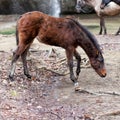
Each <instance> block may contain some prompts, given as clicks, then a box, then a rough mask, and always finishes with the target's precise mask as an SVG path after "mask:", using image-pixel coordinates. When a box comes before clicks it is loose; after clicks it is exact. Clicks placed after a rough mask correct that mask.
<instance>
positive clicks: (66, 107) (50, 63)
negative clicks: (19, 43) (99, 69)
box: [0, 23, 120, 120]
mask: <svg viewBox="0 0 120 120" xmlns="http://www.w3.org/2000/svg"><path fill="white" fill-rule="evenodd" d="M13 24H14V23H13ZM95 36H96V38H97V40H98V42H99V44H100V45H101V47H102V49H103V56H104V59H105V64H106V69H107V76H106V77H105V78H101V77H100V76H98V75H97V74H96V73H95V71H94V70H93V69H92V68H91V66H90V64H89V60H88V58H87V56H86V54H85V53H84V51H83V50H82V49H81V48H78V51H79V53H80V54H81V56H82V63H81V67H82V68H81V74H80V76H79V79H78V81H79V84H80V87H81V89H82V90H84V92H80V91H78V92H75V91H74V86H73V83H72V82H71V80H70V78H69V71H68V67H67V62H66V56H65V52H64V50H63V49H62V48H58V47H53V46H47V45H44V44H41V43H40V44H38V42H37V40H35V42H34V43H33V45H32V46H31V48H30V52H29V54H28V58H27V60H28V65H29V70H30V73H31V74H32V76H33V77H32V80H30V79H28V78H26V77H25V76H24V74H23V68H22V63H21V59H19V61H18V62H17V67H16V73H15V76H14V78H15V82H10V81H9V79H8V73H9V70H10V64H11V59H12V52H13V51H14V49H15V48H16V43H15V36H14V35H9V36H8V35H0V120H120V35H118V36H115V35H113V34H111V35H110V34H109V35H101V36H100V35H95ZM74 66H76V63H75V65H74Z"/></svg>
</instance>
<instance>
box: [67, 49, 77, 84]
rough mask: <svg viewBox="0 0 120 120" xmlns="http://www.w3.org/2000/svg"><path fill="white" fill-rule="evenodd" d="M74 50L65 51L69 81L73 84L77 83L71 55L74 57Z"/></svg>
mask: <svg viewBox="0 0 120 120" xmlns="http://www.w3.org/2000/svg"><path fill="white" fill-rule="evenodd" d="M74 50H75V48H72V47H71V48H68V49H67V50H66V56H67V60H68V66H69V70H70V79H71V80H72V81H73V83H74V84H76V83H78V82H77V79H76V77H75V75H74V72H73V55H74Z"/></svg>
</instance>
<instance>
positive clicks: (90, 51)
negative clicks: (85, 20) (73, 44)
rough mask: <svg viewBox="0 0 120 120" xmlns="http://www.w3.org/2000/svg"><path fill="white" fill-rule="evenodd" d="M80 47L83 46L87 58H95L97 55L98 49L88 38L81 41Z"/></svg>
mask: <svg viewBox="0 0 120 120" xmlns="http://www.w3.org/2000/svg"><path fill="white" fill-rule="evenodd" d="M81 47H82V48H83V50H84V51H85V53H86V54H87V56H88V57H89V58H95V57H96V56H97V52H98V50H97V48H96V46H95V45H94V44H93V43H92V42H91V41H90V40H89V41H86V42H85V43H83V44H82V45H81Z"/></svg>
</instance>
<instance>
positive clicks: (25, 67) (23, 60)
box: [21, 46, 31, 78]
mask: <svg viewBox="0 0 120 120" xmlns="http://www.w3.org/2000/svg"><path fill="white" fill-rule="evenodd" d="M29 48H30V46H28V47H27V49H26V50H25V51H24V52H23V53H22V54H21V58H22V62H23V68H24V74H25V75H26V76H27V78H31V75H30V74H29V72H28V67H27V61H26V56H27V52H28V50H29Z"/></svg>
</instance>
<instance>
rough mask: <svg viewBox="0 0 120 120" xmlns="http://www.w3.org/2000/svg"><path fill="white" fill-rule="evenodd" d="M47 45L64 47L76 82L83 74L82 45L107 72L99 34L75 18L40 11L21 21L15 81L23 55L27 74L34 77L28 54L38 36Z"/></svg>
mask: <svg viewBox="0 0 120 120" xmlns="http://www.w3.org/2000/svg"><path fill="white" fill-rule="evenodd" d="M35 37H37V39H38V40H39V41H40V42H43V43H45V44H49V45H54V46H59V47H62V48H64V49H65V50H66V56H67V60H68V65H69V69H70V78H71V80H72V81H73V82H74V83H76V82H77V77H78V75H79V73H80V61H81V57H80V55H79V53H78V52H77V51H76V48H77V46H81V47H82V48H83V49H84V50H85V52H86V54H87V55H88V57H89V59H90V62H91V65H92V67H93V68H94V69H95V71H96V72H97V73H98V74H99V75H100V76H102V77H104V76H105V75H106V70H105V68H104V59H103V56H102V53H101V50H100V47H99V44H98V43H97V40H96V39H95V37H94V36H93V35H92V34H91V33H90V32H89V31H88V30H87V29H86V28H84V27H83V26H82V25H80V24H79V23H78V22H77V21H75V20H74V19H72V18H54V17H51V16H48V15H46V14H43V13H41V12H38V11H34V12H29V13H26V14H24V15H22V16H21V17H20V18H19V20H18V22H17V30H16V38H17V44H18V47H17V50H16V51H15V53H14V55H13V60H12V65H11V71H10V75H9V78H10V79H11V80H13V74H14V71H15V64H16V61H17V59H18V58H19V56H21V58H22V61H23V67H24V74H25V75H26V76H27V77H28V78H31V76H30V75H29V72H28V69H27V61H26V55H27V51H28V50H29V47H30V45H31V44H32V42H33V40H34V38H35ZM73 56H75V58H76V60H77V69H76V75H77V77H75V76H74V73H73Z"/></svg>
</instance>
